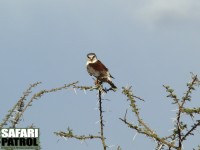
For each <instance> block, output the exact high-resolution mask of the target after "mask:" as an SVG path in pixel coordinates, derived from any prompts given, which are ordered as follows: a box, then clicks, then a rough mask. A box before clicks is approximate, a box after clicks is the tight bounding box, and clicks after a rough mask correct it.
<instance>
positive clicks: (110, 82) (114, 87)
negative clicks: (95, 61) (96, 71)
mask: <svg viewBox="0 0 200 150" xmlns="http://www.w3.org/2000/svg"><path fill="white" fill-rule="evenodd" d="M108 83H109V84H110V86H111V87H112V88H113V89H117V87H116V86H115V85H114V83H113V82H112V81H110V80H108Z"/></svg>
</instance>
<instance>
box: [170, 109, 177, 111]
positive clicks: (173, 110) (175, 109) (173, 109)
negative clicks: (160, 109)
mask: <svg viewBox="0 0 200 150" xmlns="http://www.w3.org/2000/svg"><path fill="white" fill-rule="evenodd" d="M178 110H179V109H173V110H170V111H178Z"/></svg>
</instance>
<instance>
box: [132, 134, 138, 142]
mask: <svg viewBox="0 0 200 150" xmlns="http://www.w3.org/2000/svg"><path fill="white" fill-rule="evenodd" d="M137 134H138V133H137V132H136V133H135V135H134V136H133V142H134V140H135V138H136V136H137Z"/></svg>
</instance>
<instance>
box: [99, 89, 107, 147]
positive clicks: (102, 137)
mask: <svg viewBox="0 0 200 150" xmlns="http://www.w3.org/2000/svg"><path fill="white" fill-rule="evenodd" d="M98 94H99V112H100V131H101V132H100V133H101V141H102V145H103V149H104V150H106V147H107V146H106V143H105V137H104V133H103V131H104V130H103V127H104V123H103V110H102V98H101V90H99V93H98Z"/></svg>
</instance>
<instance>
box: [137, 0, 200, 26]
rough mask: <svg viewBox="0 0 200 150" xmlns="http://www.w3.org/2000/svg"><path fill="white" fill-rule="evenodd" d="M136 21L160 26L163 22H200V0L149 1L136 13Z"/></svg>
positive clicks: (142, 4) (138, 8) (140, 6)
mask: <svg viewBox="0 0 200 150" xmlns="http://www.w3.org/2000/svg"><path fill="white" fill-rule="evenodd" d="M134 16H135V18H136V19H139V20H140V21H142V22H144V23H150V24H153V25H155V24H159V23H160V22H163V21H166V20H167V21H175V20H176V21H179V20H181V21H184V20H185V21H187V20H188V19H189V20H190V21H191V20H195V21H196V20H198V21H199V20H200V1H199V0H147V1H145V2H144V1H143V3H142V2H141V3H140V5H139V7H137V8H136V10H135V11H134Z"/></svg>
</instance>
